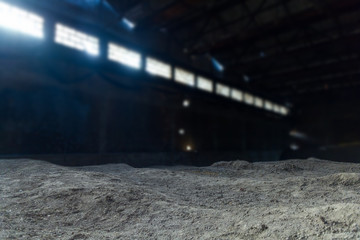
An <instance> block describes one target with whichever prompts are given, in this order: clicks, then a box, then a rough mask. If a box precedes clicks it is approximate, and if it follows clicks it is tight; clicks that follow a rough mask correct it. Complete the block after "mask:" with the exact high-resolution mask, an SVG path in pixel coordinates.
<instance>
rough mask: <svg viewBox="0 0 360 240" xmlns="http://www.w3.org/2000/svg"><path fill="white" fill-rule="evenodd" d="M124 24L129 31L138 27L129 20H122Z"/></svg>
mask: <svg viewBox="0 0 360 240" xmlns="http://www.w3.org/2000/svg"><path fill="white" fill-rule="evenodd" d="M122 23H123V24H124V25H125V27H126V28H127V29H129V30H133V29H134V28H135V27H136V24H135V23H133V22H132V21H130V20H129V19H127V18H123V19H122Z"/></svg>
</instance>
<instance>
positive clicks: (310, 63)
mask: <svg viewBox="0 0 360 240" xmlns="http://www.w3.org/2000/svg"><path fill="white" fill-rule="evenodd" d="M107 2H108V3H109V4H110V5H111V6H112V7H113V8H114V9H115V10H116V11H118V13H119V16H121V17H126V18H127V19H129V20H130V21H132V22H134V23H135V24H136V29H135V31H134V34H136V33H144V32H149V31H152V32H154V31H159V32H162V33H164V34H167V35H168V36H170V37H171V39H172V40H173V41H175V42H177V43H178V45H179V47H181V48H182V49H183V51H184V53H186V54H187V55H189V57H191V58H192V59H196V58H198V57H204V56H212V57H215V58H216V59H218V60H219V61H220V62H221V63H222V64H223V65H224V66H225V67H226V72H225V79H226V80H227V81H231V82H232V83H233V84H236V85H240V86H241V85H244V86H245V85H246V88H248V89H253V90H256V91H257V92H261V93H264V94H267V95H271V96H274V97H277V98H279V99H283V100H288V101H290V102H294V103H297V102H300V101H303V100H304V99H305V98H307V97H306V96H308V95H309V94H310V95H316V96H319V94H326V93H329V94H330V93H331V94H333V92H334V91H340V90H346V89H349V88H354V87H357V86H359V85H360V79H359V75H360V69H358V66H359V63H360V59H359V50H360V44H359V43H360V25H359V21H360V2H359V1H357V0H327V1H324V0H323V1H321V0H247V1H246V0H153V1H144V0H143V1H141V0H140V1H139V0H138V1H135V0H129V1H119V0H107ZM244 75H245V76H248V77H249V79H250V81H248V82H245V81H244Z"/></svg>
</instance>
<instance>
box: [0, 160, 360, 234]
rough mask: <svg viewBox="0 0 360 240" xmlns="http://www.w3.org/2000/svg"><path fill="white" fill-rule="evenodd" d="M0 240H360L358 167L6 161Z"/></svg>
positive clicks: (1, 177) (0, 163)
mask: <svg viewBox="0 0 360 240" xmlns="http://www.w3.org/2000/svg"><path fill="white" fill-rule="evenodd" d="M0 239H34V240H35V239H67V240H70V239H94V240H95V239H96V240H98V239H360V164H350V163H336V162H329V161H323V160H317V159H308V160H289V161H282V162H271V163H249V162H246V161H232V162H219V163H216V164H214V165H212V166H210V167H205V168H196V167H180V166H178V167H158V168H146V169H136V168H132V167H130V166H128V165H125V164H110V165H103V166H92V167H77V168H70V167H61V166H56V165H53V164H49V163H46V162H42V161H35V160H0Z"/></svg>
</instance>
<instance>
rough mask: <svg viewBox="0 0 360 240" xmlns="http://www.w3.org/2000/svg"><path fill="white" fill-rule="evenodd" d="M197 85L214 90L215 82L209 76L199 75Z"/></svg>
mask: <svg viewBox="0 0 360 240" xmlns="http://www.w3.org/2000/svg"><path fill="white" fill-rule="evenodd" d="M197 87H198V88H199V89H201V90H204V91H207V92H212V91H213V90H214V89H213V88H214V87H213V82H212V81H211V80H209V79H207V78H203V77H198V78H197Z"/></svg>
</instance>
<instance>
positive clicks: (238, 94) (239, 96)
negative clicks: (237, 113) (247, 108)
mask: <svg viewBox="0 0 360 240" xmlns="http://www.w3.org/2000/svg"><path fill="white" fill-rule="evenodd" d="M231 98H232V99H234V100H235V101H239V102H242V101H243V100H244V94H243V92H242V91H240V90H237V89H234V88H233V89H231Z"/></svg>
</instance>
